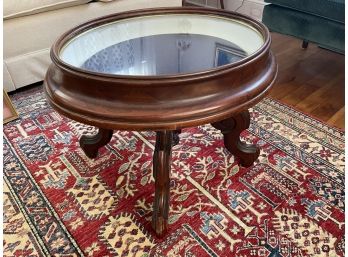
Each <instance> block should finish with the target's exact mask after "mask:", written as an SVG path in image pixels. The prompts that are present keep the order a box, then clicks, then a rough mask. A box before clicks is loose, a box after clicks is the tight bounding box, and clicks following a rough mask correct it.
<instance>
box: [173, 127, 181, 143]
mask: <svg viewBox="0 0 348 257" xmlns="http://www.w3.org/2000/svg"><path fill="white" fill-rule="evenodd" d="M180 133H181V129H177V130H175V131H174V133H173V146H174V145H177V144H179V141H180V137H179V135H180Z"/></svg>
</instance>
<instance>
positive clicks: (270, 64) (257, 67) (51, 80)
mask: <svg viewBox="0 0 348 257" xmlns="http://www.w3.org/2000/svg"><path fill="white" fill-rule="evenodd" d="M164 13H168V14H173V13H186V14H197V13H199V14H208V15H219V16H224V17H226V18H230V19H238V20H241V21H243V22H245V23H247V24H249V25H250V26H252V27H254V28H255V29H257V30H258V31H259V32H260V33H261V34H262V36H263V37H264V40H265V43H264V45H263V46H262V47H261V48H260V49H259V50H258V51H257V52H256V53H254V54H252V55H250V56H248V57H246V58H244V59H242V60H240V61H238V62H236V63H233V64H229V65H225V66H221V67H217V68H215V69H212V70H207V71H203V72H197V73H192V74H178V75H175V76H174V75H173V76H126V75H108V74H101V73H95V72H91V71H87V70H82V69H80V68H77V67H72V66H70V65H68V64H66V63H64V62H63V61H62V60H61V59H60V58H59V51H60V49H61V48H62V46H63V45H64V44H65V43H66V42H67V41H68V40H69V39H71V38H73V37H74V36H76V35H78V34H79V33H81V32H83V31H86V30H88V29H90V28H93V27H95V26H99V25H101V24H105V23H108V22H111V21H115V20H120V19H127V18H131V17H138V16H144V15H153V14H164ZM270 43H271V40H270V35H269V32H268V30H267V29H266V27H265V26H264V25H262V24H261V23H258V22H256V21H253V20H251V19H250V18H247V17H245V16H243V15H240V14H236V13H231V12H227V11H221V10H210V9H203V8H160V9H149V10H145V11H144V10H143V11H133V12H127V13H122V14H116V15H109V16H105V17H102V18H99V19H97V20H93V21H90V22H87V23H85V24H82V25H80V26H78V27H76V28H74V29H72V30H69V31H68V32H66V33H65V34H63V35H62V36H61V37H60V38H59V39H58V40H57V41H56V42H55V44H54V45H53V47H52V49H51V59H52V61H53V63H52V64H51V66H50V67H49V69H48V71H47V74H46V77H45V82H44V91H45V93H46V97H47V100H48V102H49V103H50V104H51V105H52V107H53V108H54V109H55V110H57V111H58V112H60V113H62V114H63V115H65V116H67V117H69V118H71V119H73V120H76V121H79V122H82V123H85V124H89V125H92V126H96V127H98V128H99V132H98V134H97V135H95V136H92V137H87V136H82V137H81V139H80V145H81V147H82V149H83V150H84V151H85V153H86V154H87V156H89V157H90V158H95V157H96V156H97V153H98V149H99V148H100V147H102V146H104V145H105V144H107V143H108V142H109V141H110V140H111V137H112V132H113V130H131V131H132V130H138V131H141V130H154V131H156V132H157V135H156V146H155V151H154V156H153V166H154V167H153V171H154V177H155V202H154V211H153V222H152V225H153V228H154V230H155V232H156V234H157V235H158V236H163V235H164V233H165V231H166V229H167V220H168V206H169V173H170V159H171V148H172V145H173V144H175V143H178V134H179V133H180V129H182V128H185V127H192V126H197V125H202V124H207V123H211V124H212V125H213V126H214V127H215V128H217V129H219V130H221V132H222V133H223V134H224V143H225V146H226V148H227V149H228V150H229V151H230V152H231V153H232V154H235V155H236V156H237V157H238V159H239V160H240V163H241V165H243V166H250V165H252V164H253V162H254V161H255V160H256V158H257V157H258V155H259V149H258V148H257V147H256V146H253V145H246V144H245V143H242V142H241V141H240V139H239V134H240V132H241V131H243V130H244V129H246V128H248V127H249V124H250V116H249V112H248V108H250V107H252V106H253V105H255V104H256V103H257V102H259V101H260V100H261V99H262V98H263V97H264V96H265V95H266V94H267V92H268V91H269V90H270V88H271V86H272V85H273V83H274V80H275V78H276V74H277V65H276V61H275V58H274V56H273V54H272V53H271V51H270Z"/></svg>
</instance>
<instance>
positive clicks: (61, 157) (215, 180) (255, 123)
mask: <svg viewBox="0 0 348 257" xmlns="http://www.w3.org/2000/svg"><path fill="white" fill-rule="evenodd" d="M12 100H13V102H14V105H15V107H16V109H17V110H18V112H19V114H20V117H19V118H18V119H17V120H15V121H11V122H9V123H8V124H6V125H5V126H4V145H3V151H4V157H3V158H4V171H3V176H4V198H3V199H4V200H3V201H4V203H3V204H4V223H3V229H4V242H3V248H4V256H23V257H24V256H26V257H27V256H30V257H33V256H101V257H106V256H123V257H125V256H136V257H138V256H139V257H146V256H187V257H188V256H190V257H193V256H197V257H204V256H214V257H218V256H219V257H220V256H223V257H226V256H236V257H249V256H274V257H278V256H282V257H288V256H289V257H290V256H291V257H293V256H294V257H295V256H296V257H299V256H324V257H325V256H344V245H345V243H344V241H345V238H344V224H345V223H344V222H345V220H344V201H345V196H344V165H345V160H344V133H343V132H342V131H340V130H337V129H335V128H332V127H329V126H327V125H325V124H323V123H321V122H320V121H318V120H315V119H313V118H311V117H308V116H307V115H305V114H302V113H300V112H298V111H296V110H294V109H292V108H289V107H288V106H285V105H283V104H281V103H279V102H277V101H275V100H272V99H270V98H266V99H264V100H263V101H262V102H260V103H259V104H258V105H257V106H255V107H254V108H252V109H250V112H251V117H252V121H251V126H250V128H249V129H248V130H247V131H245V132H243V133H242V140H244V141H246V142H253V143H256V144H257V145H258V146H260V147H261V155H260V157H259V159H258V160H257V162H255V163H254V165H253V166H252V167H250V168H243V167H239V166H238V160H237V159H235V158H234V156H233V155H231V154H229V153H228V151H227V150H226V149H225V148H224V147H223V142H222V136H221V134H220V133H219V132H218V131H217V130H215V129H214V128H212V127H211V126H210V125H205V126H201V127H195V128H189V129H184V130H183V132H182V134H181V135H180V142H179V144H178V145H176V146H175V147H174V149H173V161H172V166H171V168H172V172H171V188H170V191H171V201H170V213H169V231H168V233H167V234H166V236H165V237H164V238H163V239H158V238H156V236H155V235H154V233H153V232H152V230H151V214H152V204H153V200H154V180H153V177H152V153H153V150H154V143H155V142H154V139H155V133H154V132H125V131H115V132H114V135H113V138H112V141H111V142H110V143H109V144H108V145H107V146H105V147H103V148H102V149H100V155H99V156H98V158H96V159H95V160H90V159H88V158H87V157H86V156H85V155H84V153H83V152H82V150H81V149H80V147H79V144H78V139H79V137H80V136H81V135H82V134H93V133H95V132H96V129H95V128H93V127H90V126H86V125H83V124H80V123H77V122H75V121H72V120H69V119H67V118H65V117H63V116H61V115H59V114H58V113H57V112H55V111H53V109H52V108H51V107H50V106H49V105H48V104H47V102H46V100H45V97H44V94H43V92H42V87H38V88H33V89H30V90H29V91H24V92H21V93H18V94H16V95H14V96H12Z"/></svg>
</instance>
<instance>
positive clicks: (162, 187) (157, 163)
mask: <svg viewBox="0 0 348 257" xmlns="http://www.w3.org/2000/svg"><path fill="white" fill-rule="evenodd" d="M172 144H173V131H159V132H157V134H156V147H155V152H154V155H153V170H154V176H155V202H154V207H153V215H152V228H153V229H154V230H155V232H156V234H157V236H159V237H162V236H163V235H164V234H165V232H166V230H167V224H168V211H169V183H170V179H169V172H170V164H171V152H172Z"/></svg>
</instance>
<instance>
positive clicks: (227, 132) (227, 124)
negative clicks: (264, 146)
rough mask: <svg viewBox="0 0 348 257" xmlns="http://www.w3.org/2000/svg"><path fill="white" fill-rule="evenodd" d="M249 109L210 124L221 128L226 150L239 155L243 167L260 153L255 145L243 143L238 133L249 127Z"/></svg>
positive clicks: (251, 162) (248, 164)
mask: <svg viewBox="0 0 348 257" xmlns="http://www.w3.org/2000/svg"><path fill="white" fill-rule="evenodd" d="M249 125H250V114H249V111H244V112H241V113H239V114H237V115H235V116H234V117H231V118H228V119H226V120H222V121H219V122H216V123H213V124H212V126H213V127H215V128H217V129H219V130H221V132H222V134H223V135H224V143H225V147H226V148H227V150H229V151H230V152H231V153H232V154H234V155H235V156H237V157H239V159H240V164H241V165H242V166H244V167H249V166H251V165H252V164H253V163H254V161H255V160H256V159H257V158H258V157H259V155H260V149H259V148H258V147H257V146H256V145H250V144H246V143H243V142H242V141H241V140H240V137H239V135H240V133H241V132H242V131H243V130H245V129H247V128H249Z"/></svg>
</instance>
